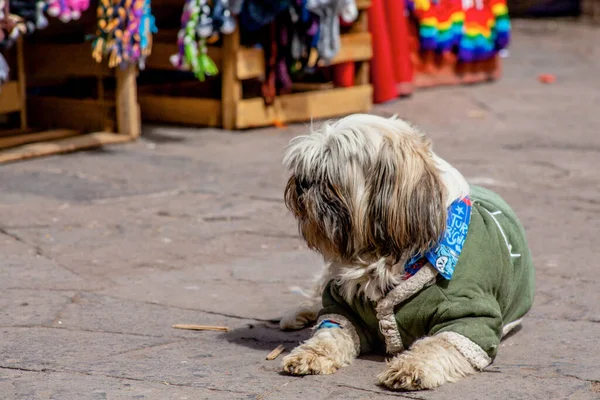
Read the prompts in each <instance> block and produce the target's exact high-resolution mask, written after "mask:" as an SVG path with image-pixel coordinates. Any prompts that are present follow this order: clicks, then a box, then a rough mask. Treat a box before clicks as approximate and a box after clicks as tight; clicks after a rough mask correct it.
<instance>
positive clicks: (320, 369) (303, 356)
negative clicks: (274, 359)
mask: <svg viewBox="0 0 600 400" xmlns="http://www.w3.org/2000/svg"><path fill="white" fill-rule="evenodd" d="M283 370H284V371H285V372H287V373H289V374H292V375H329V374H333V373H334V372H335V371H337V370H338V367H337V366H336V363H335V362H334V360H332V359H331V358H329V357H327V356H324V355H322V354H316V353H315V352H313V351H310V350H304V349H302V348H298V349H296V350H294V351H293V352H292V353H291V354H290V355H288V356H286V357H285V358H284V359H283Z"/></svg>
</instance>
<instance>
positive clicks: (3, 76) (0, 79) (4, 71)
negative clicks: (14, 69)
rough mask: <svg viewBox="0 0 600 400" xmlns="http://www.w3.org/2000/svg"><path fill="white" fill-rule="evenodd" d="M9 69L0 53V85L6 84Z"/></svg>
mask: <svg viewBox="0 0 600 400" xmlns="http://www.w3.org/2000/svg"><path fill="white" fill-rule="evenodd" d="M9 73H10V68H9V67H8V64H7V63H6V60H5V59H4V56H3V55H2V54H1V53H0V85H2V84H4V83H5V82H8V78H9Z"/></svg>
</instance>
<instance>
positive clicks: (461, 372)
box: [378, 336, 476, 390]
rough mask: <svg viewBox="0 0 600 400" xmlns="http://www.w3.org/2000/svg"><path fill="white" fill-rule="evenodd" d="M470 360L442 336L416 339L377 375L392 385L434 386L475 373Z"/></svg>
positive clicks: (428, 387) (398, 387) (382, 380)
mask: <svg viewBox="0 0 600 400" xmlns="http://www.w3.org/2000/svg"><path fill="white" fill-rule="evenodd" d="M475 372H476V370H475V368H473V366H472V364H471V363H470V362H469V360H468V359H467V358H466V357H465V356H464V355H463V354H462V353H461V352H460V351H458V349H457V348H456V346H454V345H453V344H451V343H450V342H449V341H447V340H446V339H444V338H443V337H442V336H431V337H426V338H423V339H420V340H417V341H416V342H415V343H414V344H413V345H412V346H411V348H410V350H408V351H405V352H403V353H401V354H399V355H397V356H396V357H394V358H393V359H392V361H390V362H389V363H388V366H387V369H386V370H385V371H384V372H383V373H381V374H380V375H379V376H378V379H379V382H380V383H381V384H382V385H383V386H386V387H387V388H389V389H403V390H420V389H432V388H435V387H437V386H440V385H443V384H444V383H446V382H456V381H457V380H459V379H460V378H462V377H465V376H467V375H471V374H473V373H475Z"/></svg>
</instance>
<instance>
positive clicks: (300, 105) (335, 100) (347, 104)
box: [236, 85, 373, 129]
mask: <svg viewBox="0 0 600 400" xmlns="http://www.w3.org/2000/svg"><path fill="white" fill-rule="evenodd" d="M372 96H373V88H372V87H371V85H362V86H355V87H351V88H338V89H331V90H323V91H317V92H307V93H294V94H288V95H284V96H278V97H277V98H276V100H275V103H274V104H273V106H270V107H267V106H265V104H264V101H263V99H262V98H256V99H249V100H242V101H240V103H239V104H238V107H237V120H236V127H237V128H240V129H241V128H253V127H259V126H266V125H273V124H274V123H276V122H277V123H289V122H299V121H309V120H311V119H321V118H329V117H334V116H339V115H344V114H350V113H355V112H367V111H369V109H370V108H371V105H372V103H371V102H372V100H371V99H372Z"/></svg>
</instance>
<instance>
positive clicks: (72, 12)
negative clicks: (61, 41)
mask: <svg viewBox="0 0 600 400" xmlns="http://www.w3.org/2000/svg"><path fill="white" fill-rule="evenodd" d="M88 8H90V0H48V6H47V11H46V12H47V13H48V15H49V16H51V17H56V18H58V19H60V20H61V21H62V22H69V21H71V20H76V19H79V18H80V17H81V14H82V13H83V12H84V11H86V10H87V9H88Z"/></svg>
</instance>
